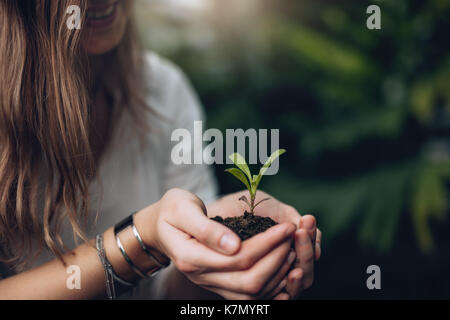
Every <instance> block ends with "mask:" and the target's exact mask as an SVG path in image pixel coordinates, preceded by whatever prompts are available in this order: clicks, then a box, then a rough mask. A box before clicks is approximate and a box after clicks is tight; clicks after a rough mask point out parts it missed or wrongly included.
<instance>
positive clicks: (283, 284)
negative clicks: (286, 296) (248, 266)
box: [263, 277, 287, 300]
mask: <svg viewBox="0 0 450 320" xmlns="http://www.w3.org/2000/svg"><path fill="white" fill-rule="evenodd" d="M286 285H287V277H284V279H283V280H282V281H281V282H280V283H279V284H278V285H277V286H276V287H275V288H274V289H272V291H270V292H269V293H268V294H266V295H265V296H264V297H263V299H264V300H272V299H273V298H274V297H276V296H277V295H278V294H279V293H280V292H281V291H283V290H284V289H285V288H286Z"/></svg>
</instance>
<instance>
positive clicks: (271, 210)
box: [208, 191, 322, 300]
mask: <svg viewBox="0 0 450 320" xmlns="http://www.w3.org/2000/svg"><path fill="white" fill-rule="evenodd" d="M243 195H246V196H248V192H247V191H241V192H237V193H234V194H230V195H227V196H225V197H223V198H221V199H219V200H218V201H216V202H214V203H213V204H212V205H211V206H209V207H208V215H209V216H211V217H213V216H216V215H219V216H221V217H224V218H225V217H232V216H239V215H242V214H243V212H244V211H245V210H246V209H247V208H246V204H245V203H244V202H242V201H238V199H239V198H240V197H241V196H243ZM268 197H269V198H270V200H268V201H263V202H262V203H261V204H260V205H259V206H258V207H256V208H255V214H256V215H260V216H265V217H270V218H272V219H273V220H275V221H276V222H278V223H283V222H291V223H293V224H295V225H296V226H297V228H298V229H297V231H296V232H295V251H296V254H297V260H296V262H295V265H294V268H293V269H292V270H291V271H290V272H289V274H288V278H287V279H288V281H287V285H286V289H285V291H284V292H282V293H280V294H278V295H277V296H276V297H275V299H278V300H288V299H297V298H298V297H299V295H300V293H301V292H302V291H303V290H305V289H308V288H309V287H311V286H312V284H313V281H314V261H316V260H319V258H320V255H321V240H322V232H321V231H320V230H319V229H318V228H317V225H316V219H315V218H314V217H313V216H311V215H305V216H301V215H300V214H299V213H298V211H297V210H296V209H295V208H293V207H292V206H290V205H287V204H284V203H282V202H280V201H278V200H277V199H275V198H272V197H270V195H268V194H267V193H265V192H263V191H258V192H257V195H256V203H257V202H258V201H260V200H261V199H264V198H268Z"/></svg>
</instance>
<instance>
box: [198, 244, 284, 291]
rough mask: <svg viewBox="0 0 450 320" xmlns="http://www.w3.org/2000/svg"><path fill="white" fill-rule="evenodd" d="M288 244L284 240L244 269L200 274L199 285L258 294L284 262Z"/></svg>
mask: <svg viewBox="0 0 450 320" xmlns="http://www.w3.org/2000/svg"><path fill="white" fill-rule="evenodd" d="M290 246H291V240H290V239H289V240H288V241H284V242H283V243H281V244H280V245H279V246H278V247H277V248H275V249H274V250H272V251H271V252H270V253H268V254H267V255H266V256H264V257H263V258H262V259H261V260H259V261H258V262H257V263H255V265H254V266H253V267H251V268H250V269H249V270H246V271H234V272H211V273H203V274H200V275H199V276H198V280H199V282H200V285H209V286H214V287H219V288H223V289H226V290H230V291H234V292H238V293H243V294H249V295H259V294H260V292H261V290H262V289H263V288H264V284H265V283H266V282H267V281H268V280H269V279H270V278H271V277H273V275H274V274H275V273H276V271H277V270H278V269H279V268H280V267H281V265H282V264H284V263H285V261H286V259H287V255H288V253H289V250H290Z"/></svg>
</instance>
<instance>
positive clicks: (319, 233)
mask: <svg viewBox="0 0 450 320" xmlns="http://www.w3.org/2000/svg"><path fill="white" fill-rule="evenodd" d="M321 254H322V231H320V230H319V229H317V236H316V260H319V259H320V256H321Z"/></svg>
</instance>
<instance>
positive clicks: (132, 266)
mask: <svg viewBox="0 0 450 320" xmlns="http://www.w3.org/2000/svg"><path fill="white" fill-rule="evenodd" d="M114 236H115V237H116V243H117V247H118V248H119V250H120V252H121V253H122V256H123V258H124V259H125V261H126V262H127V263H128V265H129V266H130V268H131V269H132V270H133V271H134V273H136V274H137V275H138V276H140V277H141V278H147V276H146V275H145V274H144V273H143V272H142V271H141V270H139V268H138V267H136V265H135V264H134V263H133V261H131V259H130V257H129V256H128V254H127V253H126V251H125V248H124V247H123V245H122V242H121V241H120V238H119V236H118V235H117V233H116V234H114Z"/></svg>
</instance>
